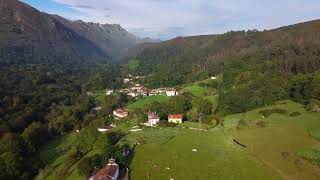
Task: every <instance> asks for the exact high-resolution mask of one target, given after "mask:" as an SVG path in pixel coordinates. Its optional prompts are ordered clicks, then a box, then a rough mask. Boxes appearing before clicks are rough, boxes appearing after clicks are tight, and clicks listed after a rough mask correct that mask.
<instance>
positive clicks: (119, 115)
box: [113, 108, 128, 118]
mask: <svg viewBox="0 0 320 180" xmlns="http://www.w3.org/2000/svg"><path fill="white" fill-rule="evenodd" d="M113 115H114V116H115V117H116V118H125V117H127V116H128V111H126V110H124V109H121V108H119V109H116V110H114V111H113Z"/></svg>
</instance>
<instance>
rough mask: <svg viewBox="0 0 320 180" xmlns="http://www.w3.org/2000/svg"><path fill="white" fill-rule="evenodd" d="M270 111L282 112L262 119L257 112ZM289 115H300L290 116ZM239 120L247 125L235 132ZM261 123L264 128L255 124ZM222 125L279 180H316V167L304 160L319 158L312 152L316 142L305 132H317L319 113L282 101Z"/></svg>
mask: <svg viewBox="0 0 320 180" xmlns="http://www.w3.org/2000/svg"><path fill="white" fill-rule="evenodd" d="M272 109H281V110H283V112H285V113H283V114H279V113H273V114H271V115H270V116H269V117H265V118H263V117H262V115H261V114H260V113H259V112H261V111H264V110H272ZM293 112H299V113H300V115H299V116H295V117H292V116H290V114H291V113H293ZM240 120H242V121H245V122H247V123H246V125H245V126H242V127H240V129H239V127H238V128H236V127H237V125H238V122H239V121H240ZM261 121H263V122H265V124H266V125H265V127H259V126H258V125H257V122H261ZM224 125H225V128H226V132H227V133H229V134H232V135H233V138H235V139H237V140H239V141H240V142H241V143H243V144H245V145H247V146H248V151H249V153H250V154H251V155H253V156H254V157H256V158H257V159H259V160H260V161H261V162H263V163H264V164H265V165H267V166H269V167H270V168H272V169H274V170H275V171H277V172H278V173H279V174H280V175H281V177H282V178H283V179H308V180H309V179H310V180H312V179H320V168H319V166H315V165H313V164H312V163H310V161H306V160H305V159H309V160H311V162H312V160H315V161H317V160H319V159H320V153H319V151H315V150H314V148H315V147H316V145H317V144H319V141H318V140H317V139H316V137H314V136H312V134H310V133H309V132H310V131H313V132H318V131H319V130H320V113H309V112H306V111H305V110H304V108H303V105H301V104H297V103H294V102H291V101H283V102H279V103H278V104H276V105H274V106H269V107H266V108H262V109H257V110H254V111H250V112H247V113H242V114H236V115H231V116H227V117H226V118H225V121H224ZM315 134H316V136H317V133H315ZM317 152H318V154H317Z"/></svg>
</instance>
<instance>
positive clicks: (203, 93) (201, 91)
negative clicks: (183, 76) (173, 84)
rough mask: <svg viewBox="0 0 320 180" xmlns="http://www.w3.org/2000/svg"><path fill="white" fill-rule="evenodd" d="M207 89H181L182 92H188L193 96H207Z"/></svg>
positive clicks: (197, 87) (194, 86)
mask: <svg viewBox="0 0 320 180" xmlns="http://www.w3.org/2000/svg"><path fill="white" fill-rule="evenodd" d="M208 89H209V88H205V87H202V86H197V85H192V86H188V87H185V88H183V89H182V91H183V92H189V93H191V94H193V95H194V96H207V95H208V93H209V90H208Z"/></svg>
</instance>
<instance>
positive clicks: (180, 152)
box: [130, 128, 280, 180]
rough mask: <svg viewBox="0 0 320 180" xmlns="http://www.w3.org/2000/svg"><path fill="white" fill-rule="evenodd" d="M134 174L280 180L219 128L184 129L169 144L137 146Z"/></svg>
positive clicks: (133, 162)
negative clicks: (202, 130)
mask: <svg viewBox="0 0 320 180" xmlns="http://www.w3.org/2000/svg"><path fill="white" fill-rule="evenodd" d="M192 149H197V152H193V151H192ZM130 175H131V178H132V179H133V180H136V179H155V180H157V179H159V180H162V179H170V178H173V179H184V180H188V179H280V176H279V175H278V174H277V173H275V172H273V171H272V170H271V169H270V168H268V167H266V166H265V165H263V164H262V163H259V162H258V161H256V160H255V158H253V157H250V155H249V154H248V153H247V152H246V151H245V150H244V149H242V148H240V147H239V146H237V145H235V144H234V143H232V139H230V138H228V137H226V135H225V134H224V133H223V130H221V129H219V128H216V129H213V130H211V131H208V132H198V131H195V130H188V129H180V130H179V131H178V134H177V136H176V137H174V138H173V139H171V140H170V141H169V142H167V143H161V144H159V143H148V144H145V145H140V146H137V147H136V149H135V155H134V158H133V161H132V164H131V173H130Z"/></svg>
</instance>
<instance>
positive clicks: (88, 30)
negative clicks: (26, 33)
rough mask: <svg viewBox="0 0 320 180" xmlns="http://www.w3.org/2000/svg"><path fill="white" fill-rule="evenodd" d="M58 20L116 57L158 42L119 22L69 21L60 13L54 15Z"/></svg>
mask: <svg viewBox="0 0 320 180" xmlns="http://www.w3.org/2000/svg"><path fill="white" fill-rule="evenodd" d="M53 17H54V19H56V20H57V21H58V22H60V23H62V24H63V25H65V26H66V27H68V28H70V29H72V30H74V31H75V32H77V33H78V34H80V35H81V36H83V37H85V38H86V39H88V40H90V41H91V42H93V43H94V44H95V45H97V46H98V47H99V48H100V49H101V50H103V51H104V52H105V53H106V54H108V55H110V56H112V57H114V58H116V57H117V56H119V55H120V53H122V52H123V51H124V50H126V49H128V48H130V47H133V46H135V45H137V44H140V43H144V42H156V40H153V39H150V38H139V37H136V36H134V35H133V34H131V33H129V32H127V31H126V30H125V29H124V28H122V27H121V26H120V25H118V24H99V23H92V22H83V21H81V20H77V21H69V20H66V19H64V18H62V17H60V16H58V15H54V16H53Z"/></svg>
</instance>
